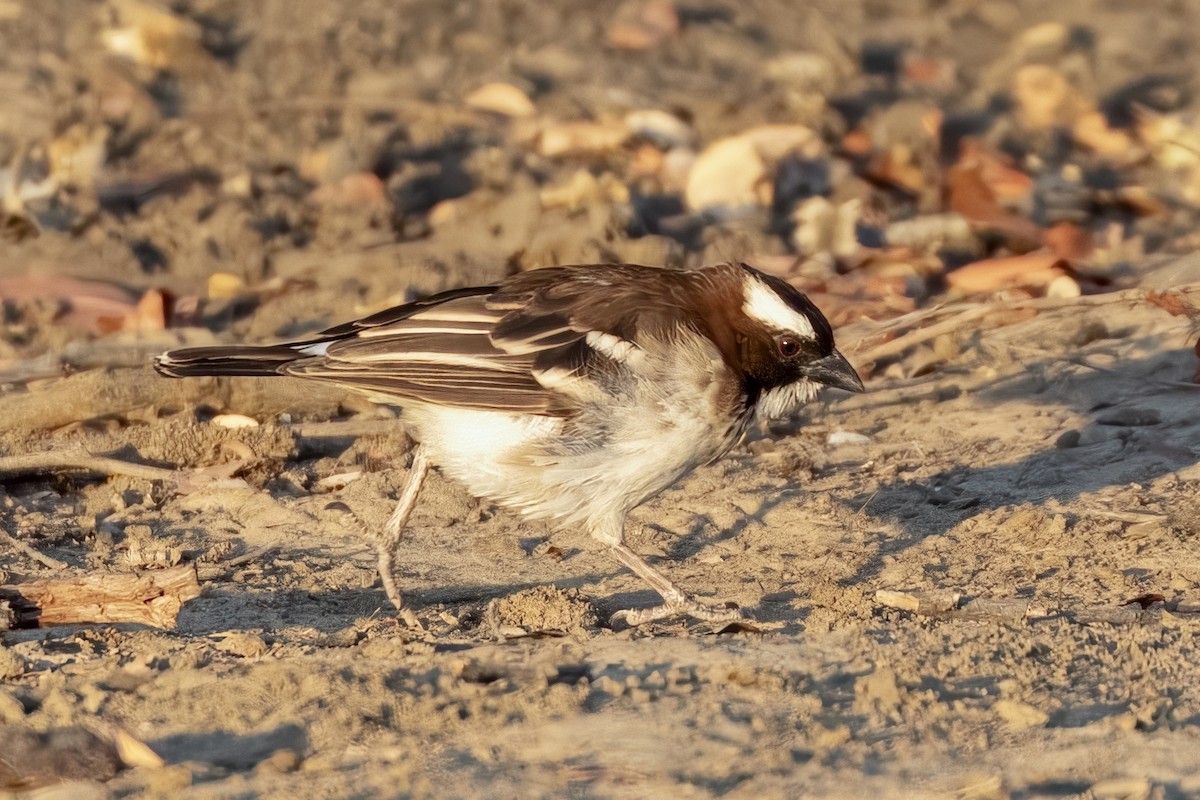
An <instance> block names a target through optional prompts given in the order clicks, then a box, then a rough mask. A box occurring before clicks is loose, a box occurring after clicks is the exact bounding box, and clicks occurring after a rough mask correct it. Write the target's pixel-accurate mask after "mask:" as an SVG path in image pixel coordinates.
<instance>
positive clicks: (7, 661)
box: [0, 644, 26, 680]
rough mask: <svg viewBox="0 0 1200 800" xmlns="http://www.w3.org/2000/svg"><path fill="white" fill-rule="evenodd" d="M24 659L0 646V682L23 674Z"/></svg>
mask: <svg viewBox="0 0 1200 800" xmlns="http://www.w3.org/2000/svg"><path fill="white" fill-rule="evenodd" d="M25 668H26V664H25V659H24V658H22V657H21V656H20V655H19V654H17V653H15V652H13V651H12V650H10V649H8V648H7V647H5V646H4V645H3V644H0V680H9V679H11V678H19V677H21V676H22V675H24V674H25Z"/></svg>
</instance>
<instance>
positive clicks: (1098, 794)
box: [1091, 778, 1153, 800]
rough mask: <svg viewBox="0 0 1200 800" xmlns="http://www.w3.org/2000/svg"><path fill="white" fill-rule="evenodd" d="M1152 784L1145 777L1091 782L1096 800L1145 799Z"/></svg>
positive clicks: (1092, 793) (1092, 792)
mask: <svg viewBox="0 0 1200 800" xmlns="http://www.w3.org/2000/svg"><path fill="white" fill-rule="evenodd" d="M1152 788H1153V785H1152V784H1151V783H1150V781H1148V780H1146V779H1145V778H1109V779H1108V780H1106V781H1097V782H1096V783H1093V784H1092V789H1091V795H1092V796H1093V797H1095V798H1096V800H1146V798H1148V797H1149V796H1150V790H1151V789H1152Z"/></svg>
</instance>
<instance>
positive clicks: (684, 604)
mask: <svg viewBox="0 0 1200 800" xmlns="http://www.w3.org/2000/svg"><path fill="white" fill-rule="evenodd" d="M672 617H692V618H694V619H698V620H702V621H704V622H716V623H730V622H738V621H739V620H742V619H745V616H744V615H743V614H742V611H741V609H739V608H730V607H728V606H725V605H720V606H716V605H709V604H708V603H704V602H701V601H699V600H696V599H695V598H692V597H688V596H687V595H685V594H682V593H681V594H680V596H678V597H668V598H666V599H665V602H663V603H662V604H661V605H657V606H653V607H652V608H627V609H624V610H622V611H618V612H617V613H615V614H613V615H612V617H610V618H609V624H610V625H611V624H614V623H617V622H623V623H624V624H626V625H628V626H629V627H631V628H636V627H637V626H639V625H645V624H646V623H647V622H657V621H658V620H661V619H670V618H672Z"/></svg>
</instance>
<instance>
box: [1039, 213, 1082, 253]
mask: <svg viewBox="0 0 1200 800" xmlns="http://www.w3.org/2000/svg"><path fill="white" fill-rule="evenodd" d="M1042 244H1044V245H1045V246H1046V249H1047V250H1049V251H1050V252H1051V254H1053V255H1055V256H1058V257H1059V258H1061V259H1065V260H1067V261H1078V260H1082V259H1085V258H1087V257H1088V256H1090V255H1091V254H1092V237H1091V235H1090V234H1089V233H1088V232H1087V231H1085V230H1084V229H1083V228H1081V227H1079V226H1078V225H1076V224H1075V223H1073V222H1056V223H1055V224H1053V225H1051V226H1050V228H1049V229H1048V230H1047V231H1046V232H1045V233H1044V234H1043V235H1042Z"/></svg>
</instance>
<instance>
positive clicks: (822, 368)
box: [803, 350, 866, 392]
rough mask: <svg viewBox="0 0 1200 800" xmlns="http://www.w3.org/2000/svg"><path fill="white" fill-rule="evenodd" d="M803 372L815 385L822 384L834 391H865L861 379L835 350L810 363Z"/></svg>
mask: <svg viewBox="0 0 1200 800" xmlns="http://www.w3.org/2000/svg"><path fill="white" fill-rule="evenodd" d="M803 371H804V376H805V377H806V378H808V379H809V380H810V381H815V382H816V383H823V384H825V385H826V386H832V387H834V388H835V389H845V390H846V391H847V392H865V391H866V387H864V386H863V382H862V378H860V377H858V373H857V372H855V371H854V367H852V366H851V365H850V362H849V361H847V360H846V357H845V356H844V355H842V354H841V353H839V352H838V351H837V350H834V351H833V353H832V354H831V355H827V356H825V357H824V358H822V359H821V360H819V361H814V362H812V363H811V364H809V365H808V366H807V367H805V368H804V370H803Z"/></svg>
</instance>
